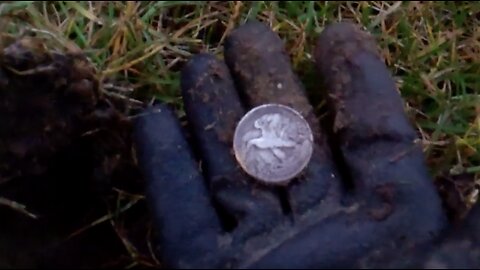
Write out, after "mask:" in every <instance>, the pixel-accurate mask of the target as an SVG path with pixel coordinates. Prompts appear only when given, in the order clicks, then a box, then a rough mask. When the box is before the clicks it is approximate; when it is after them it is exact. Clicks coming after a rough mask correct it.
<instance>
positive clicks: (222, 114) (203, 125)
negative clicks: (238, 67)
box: [181, 54, 283, 237]
mask: <svg viewBox="0 0 480 270" xmlns="http://www.w3.org/2000/svg"><path fill="white" fill-rule="evenodd" d="M181 88H182V96H183V99H184V104H185V111H186V114H187V118H188V122H189V124H190V126H191V128H192V131H193V133H194V136H195V139H196V145H197V147H198V150H199V153H200V156H201V159H202V162H203V165H204V168H205V173H206V175H207V178H208V179H209V181H210V183H209V186H210V191H211V193H212V194H213V195H214V197H215V199H216V202H217V203H218V207H220V208H221V210H222V213H224V214H225V215H224V216H226V217H227V218H225V222H224V224H225V228H226V230H232V229H234V228H235V229H236V230H237V231H240V230H243V233H237V235H240V234H242V237H248V236H250V235H251V234H257V233H260V232H262V231H263V230H265V229H268V228H271V227H272V226H273V225H275V224H276V223H277V222H278V221H279V220H280V218H282V217H283V213H282V208H281V205H280V201H279V199H278V197H277V195H276V193H275V190H272V189H268V188H266V187H263V186H255V185H254V182H252V181H251V179H250V178H249V177H248V176H247V175H246V174H245V173H243V172H242V170H241V168H240V167H239V165H238V164H237V162H236V160H235V157H234V154H233V151H232V145H233V134H234V132H235V127H236V124H237V123H238V121H239V120H240V118H241V117H242V115H243V114H244V109H243V106H242V104H241V102H240V100H239V98H238V94H237V92H236V90H235V86H234V83H233V81H232V78H231V75H230V73H229V70H228V68H227V66H226V65H225V63H224V62H222V61H219V60H218V59H216V58H215V56H213V55H210V54H199V55H196V56H194V57H193V58H192V59H191V60H190V61H189V62H188V63H187V65H186V66H185V68H184V69H183V70H182V74H181ZM232 219H233V220H232ZM238 224H241V225H240V228H238V227H236V225H238Z"/></svg>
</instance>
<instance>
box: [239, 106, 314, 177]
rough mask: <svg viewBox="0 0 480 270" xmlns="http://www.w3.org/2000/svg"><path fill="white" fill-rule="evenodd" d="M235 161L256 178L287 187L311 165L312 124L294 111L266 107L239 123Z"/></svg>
mask: <svg viewBox="0 0 480 270" xmlns="http://www.w3.org/2000/svg"><path fill="white" fill-rule="evenodd" d="M233 149H234V153H235V157H236V159H237V161H238V163H239V164H240V166H241V167H242V168H243V170H245V172H246V173H248V174H249V175H250V176H252V177H253V178H255V179H257V180H260V181H262V182H265V183H268V184H285V183H287V182H288V181H289V180H291V179H293V178H295V177H296V176H298V175H299V174H300V173H301V172H302V171H303V169H304V168H305V167H306V166H307V164H308V163H309V161H310V158H311V156H312V152H313V135H312V130H311V129H310V126H309V125H308V122H307V121H306V120H305V119H304V118H303V117H302V115H301V114H300V113H299V112H297V111H295V110H294V109H292V108H290V107H287V106H284V105H279V104H265V105H261V106H258V107H255V108H253V109H252V110H250V111H249V112H248V113H246V114H245V116H244V117H243V118H242V119H241V120H240V121H239V123H238V125H237V127H236V129H235V135H234V138H233Z"/></svg>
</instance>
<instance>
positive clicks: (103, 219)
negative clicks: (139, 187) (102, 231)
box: [67, 197, 142, 240]
mask: <svg viewBox="0 0 480 270" xmlns="http://www.w3.org/2000/svg"><path fill="white" fill-rule="evenodd" d="M140 200H142V198H141V197H138V198H133V199H132V200H131V201H130V202H129V203H127V204H126V205H125V206H123V207H120V208H119V209H118V210H117V211H116V212H114V213H109V214H107V215H105V216H103V217H100V218H99V219H97V220H95V221H93V222H92V223H90V224H89V225H87V226H85V227H83V228H81V229H79V230H77V231H75V232H74V233H72V234H70V235H69V236H68V237H67V240H68V239H71V238H73V237H75V236H77V235H79V234H81V233H83V232H84V231H86V230H88V229H90V228H93V227H95V226H97V225H99V224H102V223H104V222H107V221H109V220H111V219H113V218H115V217H116V216H118V215H119V214H121V213H123V212H125V211H127V210H128V209H130V208H131V207H132V206H134V205H135V204H137V203H138V202H139V201H140Z"/></svg>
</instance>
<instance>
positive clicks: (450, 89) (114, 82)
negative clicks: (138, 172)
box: [0, 1, 480, 204]
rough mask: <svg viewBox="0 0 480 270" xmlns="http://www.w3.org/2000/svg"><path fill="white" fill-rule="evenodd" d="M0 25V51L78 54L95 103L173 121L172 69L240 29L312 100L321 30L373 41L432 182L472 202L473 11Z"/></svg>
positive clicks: (114, 14) (114, 5)
mask: <svg viewBox="0 0 480 270" xmlns="http://www.w3.org/2000/svg"><path fill="white" fill-rule="evenodd" d="M0 16H1V19H0V33H1V35H2V38H0V42H1V41H2V40H7V39H8V38H11V37H16V36H19V35H27V34H32V33H35V34H36V35H37V36H40V37H46V38H47V39H48V40H49V42H54V43H56V44H57V45H60V46H61V47H63V48H65V49H67V50H82V51H84V52H85V53H86V54H87V55H88V57H89V58H90V59H91V60H92V62H94V63H95V65H96V67H97V69H98V74H99V78H100V81H101V82H102V88H103V92H104V93H105V94H107V95H110V96H111V97H112V98H119V99H124V100H127V101H128V102H129V103H130V104H131V105H132V107H134V106H136V105H138V104H141V103H144V102H149V101H151V100H152V99H154V98H156V99H159V100H162V101H164V102H167V103H170V104H172V105H174V106H176V107H177V108H178V109H179V112H181V111H182V110H181V109H182V101H181V97H180V95H179V70H180V69H181V67H182V65H183V64H184V63H185V61H187V60H188V59H189V57H190V56H191V55H192V54H195V53H198V52H206V51H208V52H211V53H214V54H216V55H218V56H219V57H222V44H223V40H224V39H225V37H226V35H228V33H229V32H230V31H231V30H232V29H233V28H234V27H236V26H238V25H239V24H241V23H243V22H245V21H246V20H248V19H252V18H256V19H258V20H261V21H264V22H266V23H268V24H269V25H270V26H271V27H272V28H273V29H274V31H276V32H277V33H278V34H279V35H280V36H281V37H282V39H283V40H284V41H285V43H286V46H287V49H288V52H289V54H290V56H291V59H292V64H293V68H294V69H295V71H296V72H298V74H299V75H300V76H301V78H302V79H303V82H304V84H305V85H306V87H307V90H309V91H311V92H313V91H319V90H321V89H318V88H316V85H317V84H316V81H315V76H314V70H313V63H312V60H313V59H312V52H313V46H314V42H315V39H316V37H317V36H318V34H319V33H320V32H321V31H322V29H323V28H324V26H325V25H326V24H328V23H332V22H336V21H340V20H345V19H350V20H353V21H355V22H357V23H359V24H361V25H363V26H364V28H365V29H366V30H368V31H370V32H371V33H372V34H373V35H374V36H375V37H376V38H377V40H378V44H379V46H380V47H381V48H382V52H383V56H384V58H385V61H386V64H387V65H388V66H389V68H390V70H391V71H392V74H393V75H394V76H395V78H396V81H397V83H398V88H399V91H400V93H401V95H402V96H403V97H404V100H405V108H406V111H407V113H408V115H409V117H410V118H411V120H412V123H414V124H415V126H416V128H417V130H418V132H419V135H420V138H421V143H422V145H423V148H424V151H425V153H426V156H427V161H428V164H429V166H430V168H431V172H432V175H433V176H434V177H435V179H437V178H439V177H441V176H445V175H447V176H449V177H454V176H455V175H467V176H468V179H471V180H470V182H471V186H472V188H468V189H466V191H462V192H463V193H464V194H462V196H463V197H462V199H463V200H464V202H465V203H467V204H468V203H472V202H473V201H474V200H475V199H476V197H477V196H478V195H477V194H478V184H479V182H480V177H479V175H480V166H479V164H480V98H479V97H480V76H479V75H480V61H479V60H480V4H478V3H476V2H469V1H464V2H453V1H451V2H441V1H440V2H422V3H420V2H415V1H413V2H380V1H371V2H356V1H349V2H329V1H327V2H321V1H317V2H313V1H312V2H310V1H299V2H292V1H285V2H264V1H254V2H240V1H232V2H193V1H192V2H190V1H145V2H134V1H130V2H113V1H108V2H85V1H84V2H59V1H58V2H57V1H39V2H33V1H18V2H13V1H12V2H3V4H0ZM0 45H1V44H0ZM312 95H314V93H313V94H312ZM126 113H128V112H126ZM475 181H476V183H477V189H476V188H475V187H474V182H475Z"/></svg>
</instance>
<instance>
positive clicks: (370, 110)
mask: <svg viewBox="0 0 480 270" xmlns="http://www.w3.org/2000/svg"><path fill="white" fill-rule="evenodd" d="M317 42H318V43H317V46H316V49H315V52H314V61H315V63H316V67H317V74H318V78H317V79H318V84H317V87H315V89H314V90H315V91H318V92H321V93H322V94H324V96H325V98H326V101H327V104H328V111H329V113H328V114H327V115H328V117H326V118H325V119H322V122H323V123H324V124H323V125H322V124H320V123H321V122H320V119H319V118H317V117H316V114H315V113H314V109H313V107H312V105H311V103H310V102H309V99H308V96H307V94H306V92H305V91H304V88H303V86H302V83H301V82H300V81H299V79H298V77H297V76H296V75H295V74H294V72H293V71H292V67H291V65H290V60H289V57H288V55H287V54H286V51H285V48H284V45H283V43H282V40H281V39H280V38H279V37H278V36H277V35H276V34H275V33H274V32H273V31H272V30H270V29H269V28H268V27H267V26H266V25H264V24H262V23H259V22H249V23H246V24H244V25H242V26H240V27H238V28H237V29H235V30H234V31H233V32H232V33H231V34H230V35H229V37H228V38H227V39H226V41H225V51H224V61H222V60H219V59H218V58H216V57H215V56H212V55H210V54H199V55H196V56H194V57H193V58H192V59H191V60H190V61H189V62H188V63H187V64H186V66H185V67H184V69H183V71H182V74H181V89H182V96H183V101H184V109H185V112H186V120H187V123H188V124H187V125H186V126H182V125H181V123H180V122H179V120H178V118H177V116H176V115H175V114H174V112H173V111H172V110H171V109H170V108H169V107H168V106H166V105H164V104H159V105H155V106H152V107H150V108H147V109H146V111H145V112H144V113H143V115H142V116H141V117H139V118H138V119H137V121H136V127H135V129H136V141H137V151H138V159H139V163H140V164H141V166H142V170H143V172H144V175H145V177H146V181H147V184H148V185H147V197H148V199H149V202H150V206H151V213H152V215H153V217H154V219H155V225H156V232H157V233H158V238H157V243H158V245H157V252H158V255H159V256H160V260H161V262H162V263H163V265H164V266H166V267H171V268H207V267H213V268H327V267H370V266H377V265H382V264H385V263H386V262H385V260H386V258H397V259H398V257H396V256H398V255H396V254H400V253H398V252H399V251H400V250H402V251H403V252H404V253H402V254H407V253H408V252H411V251H413V250H416V249H417V248H421V247H424V246H425V245H427V244H429V243H433V241H434V240H436V239H437V236H438V235H439V234H441V233H442V232H443V230H444V229H445V228H446V226H447V220H446V216H445V214H444V212H443V211H442V206H441V201H440V198H439V195H438V194H437V192H436V189H435V187H434V185H433V182H432V179H431V178H430V176H429V173H428V170H427V167H426V165H425V163H424V156H423V153H422V150H421V148H420V147H419V145H418V142H417V141H416V138H417V137H416V133H415V130H414V128H413V127H412V125H411V123H410V122H409V120H408V118H407V117H406V115H405V112H404V109H403V103H402V100H401V97H400V95H399V93H398V92H397V89H396V86H395V82H394V81H393V79H392V77H391V75H390V73H389V70H388V69H387V67H386V66H385V64H384V63H383V61H382V59H381V57H380V55H379V53H378V51H377V47H376V44H375V42H374V40H373V39H372V38H371V37H370V36H369V35H368V34H367V33H365V32H363V31H362V30H360V29H359V28H358V27H357V26H355V25H353V24H350V23H336V24H332V25H330V26H328V27H326V28H325V29H324V31H323V32H322V34H321V35H320V37H319V38H318V40H317ZM267 103H277V104H283V105H287V106H290V107H292V108H294V109H296V110H297V111H298V112H300V113H301V114H302V115H303V116H304V118H305V119H306V120H307V121H308V123H309V124H310V126H311V128H312V131H313V133H314V134H313V135H314V141H315V147H314V152H313V155H312V158H311V160H310V163H309V164H308V166H307V167H306V169H305V170H304V172H303V173H302V174H301V175H300V176H299V177H297V178H296V179H294V180H293V181H291V182H290V183H289V184H288V185H286V186H280V187H279V186H273V185H264V184H262V183H259V182H257V181H255V180H254V179H252V178H251V177H249V176H248V175H247V174H246V173H245V172H243V170H242V169H241V167H240V166H239V164H238V163H237V161H236V159H235V156H234V153H233V150H232V149H233V148H232V144H233V142H232V140H233V134H234V131H235V127H236V125H237V123H238V121H239V120H240V119H241V117H242V116H243V115H244V114H245V113H246V112H247V111H248V110H249V109H251V108H253V107H255V106H258V105H261V104H267ZM389 262H393V259H392V260H390V261H389Z"/></svg>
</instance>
